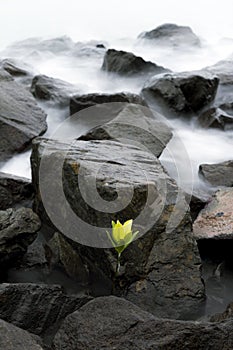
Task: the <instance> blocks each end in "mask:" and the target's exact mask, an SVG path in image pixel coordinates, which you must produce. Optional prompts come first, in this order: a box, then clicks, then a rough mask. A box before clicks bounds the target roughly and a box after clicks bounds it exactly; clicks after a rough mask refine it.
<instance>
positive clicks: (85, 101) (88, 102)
mask: <svg viewBox="0 0 233 350" xmlns="http://www.w3.org/2000/svg"><path fill="white" fill-rule="evenodd" d="M111 102H121V103H124V102H125V103H134V104H139V105H142V106H147V104H146V102H145V100H144V99H143V98H142V97H141V96H139V95H136V94H132V93H130V92H119V93H114V94H98V93H95V94H86V95H75V96H73V97H72V98H71V99H70V114H71V115H73V114H74V113H78V112H80V111H81V110H83V109H85V108H89V107H93V106H95V105H98V104H103V103H111ZM118 113H119V110H117V114H118Z"/></svg>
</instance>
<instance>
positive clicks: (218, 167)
mask: <svg viewBox="0 0 233 350" xmlns="http://www.w3.org/2000/svg"><path fill="white" fill-rule="evenodd" d="M199 175H200V176H202V177H203V178H204V179H205V180H206V181H208V183H210V184H211V185H212V186H226V187H233V161H232V160H229V161H226V162H222V163H218V164H201V165H200V167H199Z"/></svg>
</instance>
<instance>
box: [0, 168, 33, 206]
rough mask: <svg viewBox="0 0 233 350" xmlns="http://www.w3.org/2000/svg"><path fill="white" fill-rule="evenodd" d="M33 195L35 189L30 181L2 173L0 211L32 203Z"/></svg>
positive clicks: (0, 179)
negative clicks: (26, 202) (27, 202)
mask: <svg viewBox="0 0 233 350" xmlns="http://www.w3.org/2000/svg"><path fill="white" fill-rule="evenodd" d="M33 195H34V192H33V187H32V184H31V182H30V181H29V180H28V179H26V178H21V177H18V176H14V175H11V174H5V173H1V172H0V210H5V209H8V208H10V207H12V206H14V205H16V204H19V203H24V202H25V201H30V200H31V199H32V198H33Z"/></svg>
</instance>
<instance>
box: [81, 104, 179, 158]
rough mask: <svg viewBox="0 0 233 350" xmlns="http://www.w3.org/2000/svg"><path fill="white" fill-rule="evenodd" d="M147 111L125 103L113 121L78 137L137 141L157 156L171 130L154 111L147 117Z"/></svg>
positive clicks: (125, 141)
mask: <svg viewBox="0 0 233 350" xmlns="http://www.w3.org/2000/svg"><path fill="white" fill-rule="evenodd" d="M149 112H150V110H149V109H148V110H147V108H144V107H141V106H137V105H134V104H129V105H127V104H126V107H125V108H124V109H123V110H122V111H121V112H120V113H119V114H118V116H117V117H115V118H114V120H113V121H111V122H108V123H106V124H103V125H102V126H101V127H97V128H95V129H93V130H91V131H90V132H88V133H87V134H86V135H84V136H82V137H80V139H81V140H86V141H89V140H119V141H121V142H122V143H126V144H134V143H135V144H136V145H137V143H138V144H139V146H144V147H145V148H146V149H148V150H149V151H150V152H152V154H154V155H155V156H156V157H159V156H160V155H161V153H162V152H163V150H164V148H165V147H166V145H167V144H168V142H169V141H170V139H171V138H172V131H171V129H170V128H169V127H168V126H167V125H166V124H165V123H164V122H163V121H162V120H161V116H160V115H159V114H158V113H156V112H154V113H153V116H152V117H150V116H149V117H148V114H149ZM156 118H157V119H156Z"/></svg>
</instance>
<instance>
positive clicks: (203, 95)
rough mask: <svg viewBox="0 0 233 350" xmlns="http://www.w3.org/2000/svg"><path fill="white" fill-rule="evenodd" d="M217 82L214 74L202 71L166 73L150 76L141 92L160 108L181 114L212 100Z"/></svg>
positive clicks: (205, 104) (199, 107)
mask: <svg viewBox="0 0 233 350" xmlns="http://www.w3.org/2000/svg"><path fill="white" fill-rule="evenodd" d="M218 82H219V80H218V78H217V77H216V76H214V75H213V74H211V73H209V72H204V71H196V72H184V73H168V74H164V75H162V76H160V75H158V76H155V77H152V78H151V79H150V80H149V81H148V82H147V83H146V84H145V86H144V88H143V90H142V94H143V96H144V98H150V99H152V101H155V102H156V103H157V104H158V105H159V106H161V108H162V109H165V110H166V109H169V110H171V111H173V112H176V113H182V114H188V113H196V112H198V111H199V110H201V109H202V108H203V107H205V106H207V105H208V104H210V103H211V102H212V101H213V100H214V98H215V96H216V92H217V88H218Z"/></svg>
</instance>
